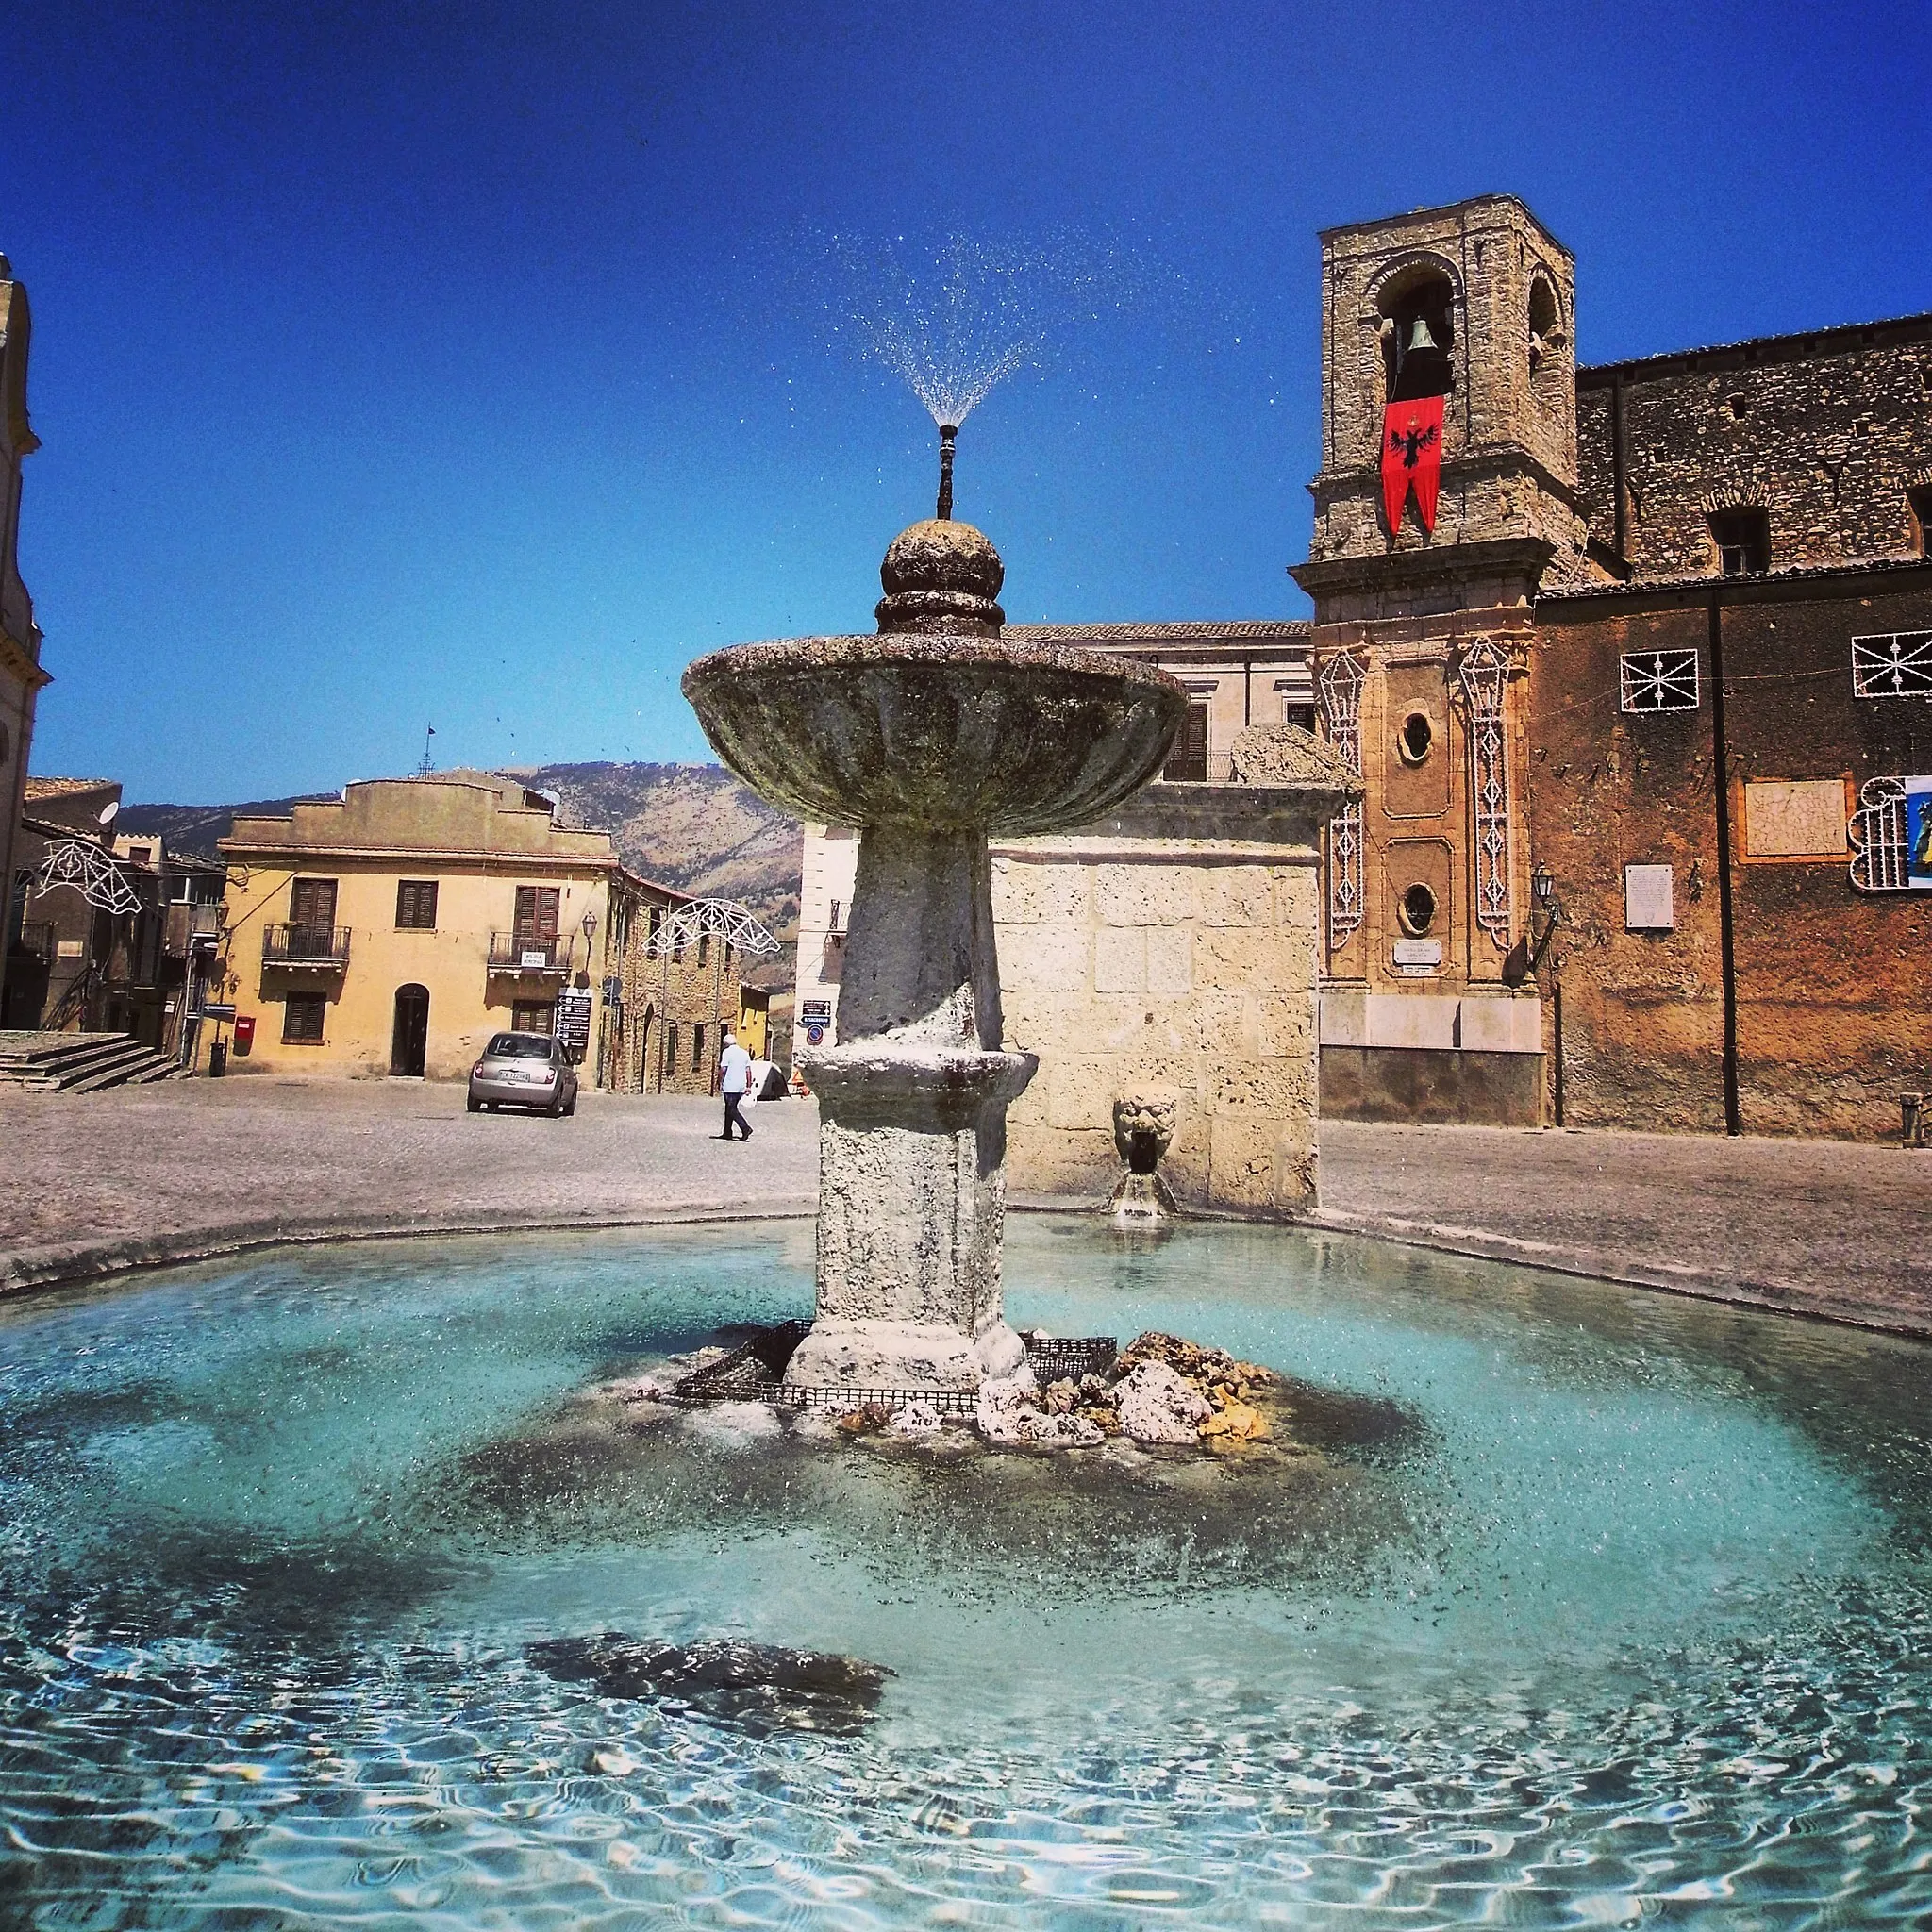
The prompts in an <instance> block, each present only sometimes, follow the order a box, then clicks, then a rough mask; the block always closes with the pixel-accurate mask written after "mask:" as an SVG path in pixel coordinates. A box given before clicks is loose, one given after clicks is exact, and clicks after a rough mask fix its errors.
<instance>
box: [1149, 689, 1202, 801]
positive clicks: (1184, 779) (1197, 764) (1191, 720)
mask: <svg viewBox="0 0 1932 1932" xmlns="http://www.w3.org/2000/svg"><path fill="white" fill-rule="evenodd" d="M1160 775H1161V776H1162V777H1163V778H1167V779H1170V780H1173V781H1175V782H1178V783H1181V784H1193V785H1201V784H1205V783H1206V782H1207V778H1208V704H1207V700H1206V699H1204V698H1195V699H1191V700H1190V701H1189V704H1188V722H1187V723H1186V724H1183V725H1182V726H1181V731H1180V736H1179V737H1178V738H1176V739H1175V740H1174V750H1173V752H1172V753H1171V754H1170V755H1169V757H1168V760H1167V763H1166V764H1165V765H1163V766H1162V767H1161V771H1160Z"/></svg>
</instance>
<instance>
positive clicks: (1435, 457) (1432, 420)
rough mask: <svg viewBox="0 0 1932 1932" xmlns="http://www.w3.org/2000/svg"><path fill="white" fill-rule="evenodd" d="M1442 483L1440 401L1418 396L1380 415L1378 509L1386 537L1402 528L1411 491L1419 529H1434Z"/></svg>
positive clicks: (1389, 408)
mask: <svg viewBox="0 0 1932 1932" xmlns="http://www.w3.org/2000/svg"><path fill="white" fill-rule="evenodd" d="M1441 480H1442V398H1441V396H1418V397H1417V398H1416V399H1415V401H1413V402H1412V403H1391V404H1390V405H1389V407H1388V408H1386V409H1384V410H1383V412H1382V508H1384V509H1385V510H1386V511H1387V512H1388V513H1389V534H1390V535H1391V537H1392V536H1394V534H1395V533H1396V531H1397V530H1399V529H1401V527H1402V510H1403V506H1404V505H1405V504H1406V503H1407V501H1408V492H1409V491H1410V489H1411V488H1413V489H1414V491H1415V507H1416V508H1417V510H1418V511H1420V512H1421V515H1422V520H1423V528H1424V529H1425V530H1434V528H1435V527H1436V489H1437V486H1438V485H1439V484H1440V483H1441Z"/></svg>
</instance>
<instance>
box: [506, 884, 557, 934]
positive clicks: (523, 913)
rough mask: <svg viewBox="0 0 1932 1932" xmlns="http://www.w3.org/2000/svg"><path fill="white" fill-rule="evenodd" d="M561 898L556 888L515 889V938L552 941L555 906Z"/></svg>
mask: <svg viewBox="0 0 1932 1932" xmlns="http://www.w3.org/2000/svg"><path fill="white" fill-rule="evenodd" d="M561 896H562V894H561V892H560V891H559V890H558V888H557V887H556V886H519V887H518V888H517V911H516V936H517V938H518V939H520V940H554V939H555V938H556V937H557V905H558V899H559V898H560V897H561Z"/></svg>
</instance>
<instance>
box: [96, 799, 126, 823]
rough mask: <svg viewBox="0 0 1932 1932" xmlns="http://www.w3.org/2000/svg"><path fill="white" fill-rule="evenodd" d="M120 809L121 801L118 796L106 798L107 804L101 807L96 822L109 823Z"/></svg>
mask: <svg viewBox="0 0 1932 1932" xmlns="http://www.w3.org/2000/svg"><path fill="white" fill-rule="evenodd" d="M120 809H121V801H120V800H119V799H118V798H110V799H108V802H107V804H106V805H104V806H102V808H101V816H100V819H99V821H98V823H99V824H104V825H111V824H113V823H114V820H115V817H116V815H117V814H118V813H119V812H120Z"/></svg>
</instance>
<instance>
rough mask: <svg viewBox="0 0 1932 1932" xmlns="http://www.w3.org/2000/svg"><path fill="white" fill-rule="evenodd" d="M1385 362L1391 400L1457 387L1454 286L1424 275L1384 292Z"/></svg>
mask: <svg viewBox="0 0 1932 1932" xmlns="http://www.w3.org/2000/svg"><path fill="white" fill-rule="evenodd" d="M1380 307H1381V310H1382V315H1383V318H1384V321H1383V327H1382V367H1383V374H1384V376H1385V378H1386V380H1387V384H1388V398H1389V400H1390V401H1391V403H1413V402H1419V401H1421V400H1422V399H1423V398H1424V397H1425V396H1446V395H1447V394H1448V393H1449V392H1450V391H1451V390H1452V389H1454V388H1455V387H1456V368H1455V362H1454V359H1453V358H1454V351H1455V347H1456V291H1455V289H1454V288H1453V287H1452V286H1451V285H1450V282H1449V278H1448V277H1447V276H1446V275H1430V274H1425V275H1422V276H1421V277H1420V278H1419V279H1412V280H1407V281H1405V282H1403V283H1402V284H1400V285H1399V286H1398V285H1391V288H1390V289H1389V290H1387V291H1384V293H1383V295H1382V298H1381V303H1380Z"/></svg>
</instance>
